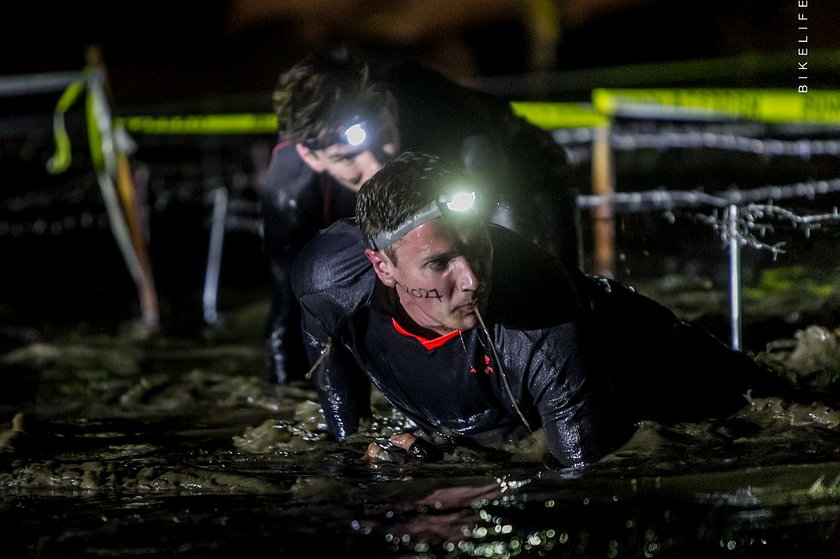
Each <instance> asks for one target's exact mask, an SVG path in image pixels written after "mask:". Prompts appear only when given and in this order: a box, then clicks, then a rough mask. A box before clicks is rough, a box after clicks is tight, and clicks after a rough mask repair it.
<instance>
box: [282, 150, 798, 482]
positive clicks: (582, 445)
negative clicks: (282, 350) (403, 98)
mask: <svg viewBox="0 0 840 559" xmlns="http://www.w3.org/2000/svg"><path fill="white" fill-rule="evenodd" d="M492 205H493V201H491V200H486V199H484V198H483V197H482V193H481V191H480V189H479V187H478V186H477V185H472V186H470V185H467V184H466V183H465V182H463V177H461V176H460V175H459V174H457V173H455V172H453V171H451V170H450V169H448V168H447V167H446V166H445V165H444V164H443V163H442V162H441V161H440V160H438V159H437V158H435V157H433V156H430V155H426V154H422V153H416V152H407V153H405V154H403V155H401V156H400V157H398V158H397V159H395V160H393V161H391V162H389V163H388V164H386V165H385V166H384V168H383V169H382V170H381V171H379V172H378V173H377V174H376V175H374V176H373V177H372V178H371V179H370V180H368V181H367V182H365V184H364V185H363V186H362V188H361V190H360V191H359V193H358V198H357V205H356V221H353V220H343V221H339V222H337V223H335V224H334V225H332V226H331V227H329V228H328V229H326V230H324V231H323V232H321V233H320V234H319V235H318V236H317V237H316V238H315V239H314V240H313V241H312V242H311V243H310V244H309V245H308V246H307V247H306V248H304V250H303V252H302V253H301V255H300V256H299V258H298V260H297V263H296V265H295V269H294V272H293V287H294V290H295V294H296V296H297V297H298V299H299V301H300V303H301V307H302V309H303V326H304V330H305V340H306V342H307V344H308V347H307V350H308V353H309V357H310V361H311V362H312V363H313V364H314V365H317V366H315V367H314V371H315V373H314V374H315V386H316V389H317V391H318V394H319V398H320V402H321V405H322V407H323V411H324V415H325V418H326V422H327V426H328V430H329V432H330V434H331V435H332V436H333V437H335V438H336V439H338V440H341V439H343V438H345V437H347V436H349V435H351V434H353V433H355V432H357V431H358V430H359V429H360V425H361V422H362V421H363V420H365V419H366V418H369V417H370V415H371V409H370V384H369V383H373V384H374V385H375V386H376V387H377V388H378V389H379V390H380V391H381V393H382V394H383V395H384V396H385V397H386V398H387V399H388V400H389V401H390V403H391V404H393V405H394V406H395V407H396V408H397V409H399V410H401V411H402V412H403V413H404V414H405V415H406V416H407V417H409V418H410V419H411V420H412V421H413V422H414V423H415V424H416V425H418V426H419V427H420V430H421V431H422V432H424V433H425V434H426V435H431V436H433V437H435V438H437V439H438V440H444V441H448V442H449V443H451V444H455V445H469V446H472V447H482V448H500V447H502V446H503V445H505V444H508V443H510V442H511V441H515V440H518V439H520V438H522V437H524V436H528V435H529V434H530V433H533V432H537V431H539V430H542V431H543V432H544V436H545V440H546V443H547V447H548V450H549V452H550V454H551V456H552V457H553V460H555V461H556V463H558V464H560V465H562V466H565V467H580V466H584V465H586V464H589V463H592V462H594V461H596V460H598V459H600V458H602V457H603V456H605V455H606V454H607V453H609V452H611V451H613V450H615V449H617V448H618V447H619V446H621V445H622V444H623V443H624V442H626V441H627V440H628V439H629V437H630V436H631V435H632V433H633V431H634V429H635V427H634V426H635V424H636V422H637V421H639V420H642V419H650V420H654V421H658V422H661V423H671V422H679V421H701V420H704V419H709V418H714V417H724V416H726V415H729V414H731V413H733V412H734V411H736V410H738V409H739V408H741V407H743V406H744V405H745V404H746V402H747V401H746V399H745V394H746V393H747V392H748V391H749V390H752V391H753V393H754V394H756V395H761V394H762V393H776V394H778V391H779V390H780V389H783V388H784V387H781V386H773V385H774V384H776V383H779V382H780V381H778V380H777V378H778V377H776V376H774V375H773V374H771V373H770V372H769V371H766V370H764V369H763V368H762V367H760V366H759V365H758V364H757V363H755V362H754V361H753V360H752V359H751V358H750V357H749V356H747V355H746V354H743V353H740V352H737V351H733V350H732V349H730V348H728V347H727V346H725V345H724V344H723V343H721V342H720V341H718V340H717V339H716V338H714V337H713V336H712V335H711V334H709V333H708V332H706V331H704V330H702V329H699V328H696V327H694V326H692V325H689V324H687V323H685V322H683V321H680V320H679V319H678V318H677V317H676V316H675V315H674V314H673V313H672V312H671V311H670V310H668V309H666V308H664V307H663V306H661V305H660V304H658V303H656V302H655V301H653V300H651V299H649V298H646V297H644V296H642V295H640V294H638V293H636V292H635V291H633V290H632V289H630V288H628V287H626V286H624V285H622V284H620V283H618V282H616V281H613V280H609V279H606V278H602V277H590V276H588V275H585V274H584V273H582V272H581V271H580V270H577V269H569V268H567V267H565V266H564V265H563V264H562V263H561V262H560V261H559V260H558V259H557V258H555V257H554V256H552V255H551V254H549V253H548V252H546V251H544V250H542V249H541V248H539V247H538V246H536V245H534V244H533V243H531V242H529V241H528V240H526V239H524V238H523V237H521V236H520V235H518V234H516V233H514V232H512V231H510V230H508V229H505V228H503V227H501V226H498V225H493V224H489V223H488V222H487V220H486V216H487V215H489V214H490V213H491V212H492V209H493V208H492ZM390 444H391V445H393V446H395V447H400V448H404V449H406V450H409V451H410V452H411V453H413V454H415V455H417V456H419V457H423V456H430V455H432V454H434V453H435V452H434V450H435V449H434V447H432V446H431V445H430V444H429V443H428V441H427V440H426V439H425V438H424V437H423V433H421V432H416V433H398V434H395V435H394V436H392V437H391V441H390ZM377 453H378V447H375V446H371V447H370V448H369V452H368V455H369V456H375V455H376V454H377Z"/></svg>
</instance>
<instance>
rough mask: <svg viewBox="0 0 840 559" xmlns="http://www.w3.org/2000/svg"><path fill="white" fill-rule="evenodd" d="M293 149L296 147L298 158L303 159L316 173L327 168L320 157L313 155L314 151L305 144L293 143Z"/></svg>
mask: <svg viewBox="0 0 840 559" xmlns="http://www.w3.org/2000/svg"><path fill="white" fill-rule="evenodd" d="M295 149H297V152H298V155H300V158H301V159H303V162H304V163H306V164H307V165H309V167H310V168H311V169H312V170H313V171H315V172H316V173H323V172H324V170H325V169H326V168H327V166H326V165H324V163H323V162H322V161H321V158H320V157H318V156H317V155H315V153H314V152H313V151H312V150H311V149H309V148H308V147H306V146H305V145H303V144H295Z"/></svg>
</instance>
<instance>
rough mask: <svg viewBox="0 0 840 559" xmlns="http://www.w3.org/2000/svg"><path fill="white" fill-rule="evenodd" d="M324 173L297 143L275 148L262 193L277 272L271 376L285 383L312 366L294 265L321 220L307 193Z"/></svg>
mask: <svg viewBox="0 0 840 559" xmlns="http://www.w3.org/2000/svg"><path fill="white" fill-rule="evenodd" d="M317 189H318V177H317V175H316V174H315V173H314V172H313V171H311V170H310V169H309V168H308V167H307V166H306V164H305V163H304V162H303V161H302V160H301V159H300V157H298V156H297V154H296V152H295V151H294V148H293V146H292V145H291V144H287V145H284V144H281V145H279V146H278V147H277V148H275V152H274V153H273V155H272V160H271V164H270V166H269V169H268V172H267V175H266V185H265V189H264V190H263V193H262V216H263V238H264V243H265V249H266V254H267V256H268V259H269V265H270V272H271V289H272V298H271V309H270V311H269V316H268V321H267V323H266V329H265V361H266V372H267V378H268V379H269V380H270V381H272V382H276V383H279V384H284V383H286V382H288V381H289V380H293V379H295V378H297V379H300V378H302V377H303V374H304V372H305V370H306V356H305V354H304V352H303V350H302V346H303V341H302V338H301V333H300V308H299V306H298V304H297V301H296V300H295V298H294V296H293V294H292V287H291V268H292V262H293V261H294V258H295V256H297V253H298V252H299V251H300V248H301V247H302V246H303V244H304V243H305V242H306V241H307V240H309V238H311V237H312V236H313V235H314V234H315V232H316V231H317V230H318V228H320V227H321V223H320V222H316V223H311V222H312V221H313V219H312V217H311V216H308V215H306V213H305V206H306V204H304V203H303V199H304V197H305V196H306V194H307V192H309V191H317Z"/></svg>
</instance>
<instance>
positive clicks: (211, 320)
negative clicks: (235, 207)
mask: <svg viewBox="0 0 840 559" xmlns="http://www.w3.org/2000/svg"><path fill="white" fill-rule="evenodd" d="M227 200H228V197H227V190H226V189H225V188H224V187H219V188H217V189H216V191H215V192H214V193H213V217H212V222H211V224H210V247H209V249H208V254H207V271H206V273H205V276H204V294H203V296H202V304H203V310H204V322H206V323H207V324H209V325H215V324H217V323H218V322H219V312H218V309H217V308H216V303H217V299H218V292H219V270H220V268H221V264H222V245H223V244H224V239H225V220H226V219H227Z"/></svg>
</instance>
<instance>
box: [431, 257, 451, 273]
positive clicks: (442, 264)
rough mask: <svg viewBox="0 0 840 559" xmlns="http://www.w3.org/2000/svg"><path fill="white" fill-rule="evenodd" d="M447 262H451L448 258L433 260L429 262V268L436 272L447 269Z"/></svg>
mask: <svg viewBox="0 0 840 559" xmlns="http://www.w3.org/2000/svg"><path fill="white" fill-rule="evenodd" d="M447 264H449V261H448V260H432V261H431V262H429V268H431V269H432V270H434V271H436V272H440V271H442V270H445V269H446V265H447Z"/></svg>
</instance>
